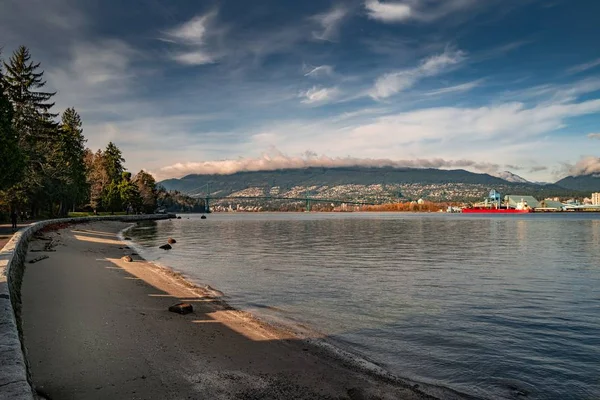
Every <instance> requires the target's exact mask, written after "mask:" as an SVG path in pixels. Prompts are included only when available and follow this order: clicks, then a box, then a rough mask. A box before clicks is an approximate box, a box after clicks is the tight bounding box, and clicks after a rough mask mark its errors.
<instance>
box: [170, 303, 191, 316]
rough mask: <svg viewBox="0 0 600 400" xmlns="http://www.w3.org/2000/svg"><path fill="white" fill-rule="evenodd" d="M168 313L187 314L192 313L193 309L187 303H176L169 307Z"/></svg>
mask: <svg viewBox="0 0 600 400" xmlns="http://www.w3.org/2000/svg"><path fill="white" fill-rule="evenodd" d="M169 311H171V312H174V313H177V314H189V313H191V312H193V311H194V307H192V305H191V304H188V303H178V304H175V305H172V306H171V307H169Z"/></svg>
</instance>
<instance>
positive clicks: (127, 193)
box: [119, 172, 143, 213]
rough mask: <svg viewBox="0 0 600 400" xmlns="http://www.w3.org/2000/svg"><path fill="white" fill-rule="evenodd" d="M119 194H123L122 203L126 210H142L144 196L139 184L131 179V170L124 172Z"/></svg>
mask: <svg viewBox="0 0 600 400" xmlns="http://www.w3.org/2000/svg"><path fill="white" fill-rule="evenodd" d="M119 195H120V196H121V203H122V204H123V206H124V207H125V209H126V210H128V211H129V209H131V210H132V211H133V212H134V213H137V212H138V211H141V210H142V208H143V207H142V206H143V201H142V197H141V196H140V192H139V190H138V187H137V185H136V184H135V183H134V182H132V181H131V173H130V172H123V175H122V180H121V182H120V183H119Z"/></svg>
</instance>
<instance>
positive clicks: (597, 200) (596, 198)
mask: <svg viewBox="0 0 600 400" xmlns="http://www.w3.org/2000/svg"><path fill="white" fill-rule="evenodd" d="M592 204H593V205H595V206H597V205H600V193H598V192H597V193H592Z"/></svg>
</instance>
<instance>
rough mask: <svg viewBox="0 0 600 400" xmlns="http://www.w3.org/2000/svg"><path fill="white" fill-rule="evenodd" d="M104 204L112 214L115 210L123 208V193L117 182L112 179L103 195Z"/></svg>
mask: <svg viewBox="0 0 600 400" xmlns="http://www.w3.org/2000/svg"><path fill="white" fill-rule="evenodd" d="M102 204H103V205H104V208H106V210H107V211H110V213H111V214H114V212H115V211H119V210H120V209H122V208H123V203H122V202H121V193H120V191H119V185H118V183H117V182H115V181H112V182H110V183H109V184H108V186H107V187H106V189H105V190H104V193H103V195H102Z"/></svg>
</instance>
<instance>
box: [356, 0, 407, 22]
mask: <svg viewBox="0 0 600 400" xmlns="http://www.w3.org/2000/svg"><path fill="white" fill-rule="evenodd" d="M365 8H366V9H367V12H368V14H369V17H371V18H373V19H377V20H380V21H383V22H400V21H406V20H408V19H410V18H411V17H412V10H411V7H410V6H409V5H408V4H404V3H381V2H380V1H379V0H367V1H366V2H365Z"/></svg>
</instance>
